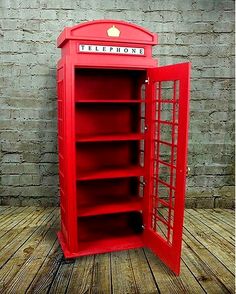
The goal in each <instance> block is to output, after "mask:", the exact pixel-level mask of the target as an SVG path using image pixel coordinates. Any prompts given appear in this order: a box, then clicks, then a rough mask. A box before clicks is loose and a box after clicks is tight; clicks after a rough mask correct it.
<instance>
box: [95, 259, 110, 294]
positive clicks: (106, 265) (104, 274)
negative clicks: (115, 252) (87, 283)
mask: <svg viewBox="0 0 236 294" xmlns="http://www.w3.org/2000/svg"><path fill="white" fill-rule="evenodd" d="M111 291H112V285H111V255H110V253H106V254H98V255H95V257H94V264H93V274H92V287H91V291H90V293H111Z"/></svg>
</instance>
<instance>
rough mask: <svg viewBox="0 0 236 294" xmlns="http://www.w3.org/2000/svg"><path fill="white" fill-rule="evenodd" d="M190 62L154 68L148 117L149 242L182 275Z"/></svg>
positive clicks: (149, 92)
mask: <svg viewBox="0 0 236 294" xmlns="http://www.w3.org/2000/svg"><path fill="white" fill-rule="evenodd" d="M189 74H190V63H182V64H176V65H170V66H163V67H159V68H154V69H151V70H150V72H149V84H148V91H147V95H148V98H147V100H148V104H149V106H148V107H147V116H148V117H149V118H148V128H149V144H150V148H149V149H150V154H148V155H147V156H148V157H149V174H148V175H147V178H148V187H147V193H148V201H147V210H148V213H147V217H146V223H145V234H144V236H145V243H146V245H147V246H148V247H149V248H151V249H152V250H153V251H154V253H156V254H157V255H158V256H159V257H160V258H161V259H162V260H163V262H165V263H166V264H167V265H168V266H169V267H170V268H171V269H172V270H173V271H174V272H175V273H176V274H177V275H178V274H179V271H180V257H181V243H182V231H183V215H184V198H185V184H186V180H185V178H186V168H187V138H188V115H189V84H190V82H189V80H190V78H189Z"/></svg>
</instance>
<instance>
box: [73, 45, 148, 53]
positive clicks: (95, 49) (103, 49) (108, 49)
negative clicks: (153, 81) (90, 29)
mask: <svg viewBox="0 0 236 294" xmlns="http://www.w3.org/2000/svg"><path fill="white" fill-rule="evenodd" d="M78 49H79V52H80V53H83V52H85V53H104V54H127V55H141V56H144V52H145V51H144V50H145V49H144V48H141V47H123V46H100V45H92V44H89V45H88V44H80V45H79V46H78Z"/></svg>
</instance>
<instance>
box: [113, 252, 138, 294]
mask: <svg viewBox="0 0 236 294" xmlns="http://www.w3.org/2000/svg"><path fill="white" fill-rule="evenodd" d="M111 273H112V289H113V293H138V289H137V286H136V282H135V278H134V273H133V269H132V264H131V261H130V256H129V252H128V250H126V251H118V252H112V253H111ZM121 276H122V282H121Z"/></svg>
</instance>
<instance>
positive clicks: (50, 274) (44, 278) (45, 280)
mask: <svg viewBox="0 0 236 294" xmlns="http://www.w3.org/2000/svg"><path fill="white" fill-rule="evenodd" d="M62 255H63V254H62V252H61V249H60V246H59V243H58V242H57V241H56V242H55V243H54V246H53V247H52V249H51V251H50V253H49V255H48V256H47V257H46V258H45V260H44V261H43V264H42V266H41V267H40V269H39V271H38V272H37V273H36V275H35V277H34V279H33V281H32V282H31V284H30V286H29V288H28V289H27V291H26V293H42V294H43V293H48V290H49V289H50V287H51V284H52V281H53V279H54V276H55V274H56V272H57V270H58V268H59V265H60V262H61V259H62Z"/></svg>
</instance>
